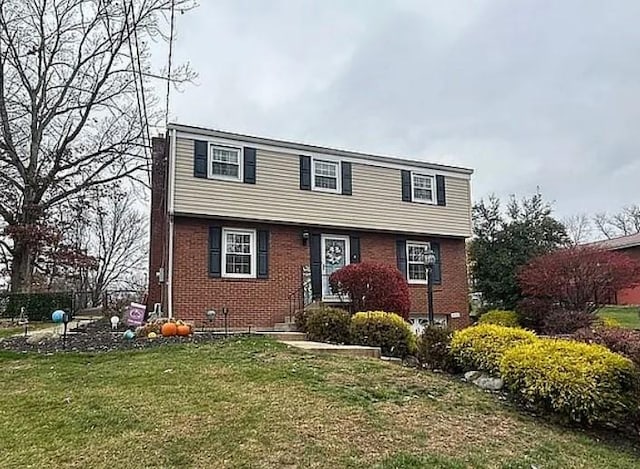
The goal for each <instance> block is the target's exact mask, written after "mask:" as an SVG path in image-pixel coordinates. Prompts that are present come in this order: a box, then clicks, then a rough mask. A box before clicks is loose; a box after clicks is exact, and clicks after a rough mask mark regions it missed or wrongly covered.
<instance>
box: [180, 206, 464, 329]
mask: <svg viewBox="0 0 640 469" xmlns="http://www.w3.org/2000/svg"><path fill="white" fill-rule="evenodd" d="M211 224H217V225H221V226H225V227H238V228H247V229H268V230H269V232H270V240H269V278H268V279H228V278H210V277H209V273H208V227H209V226H210V225H211ZM309 230H310V231H315V232H319V230H313V229H311V228H309ZM302 231H303V227H300V226H285V225H264V224H256V223H249V222H247V223H228V222H222V221H214V220H205V219H198V218H186V217H176V219H175V239H174V261H173V262H174V268H173V312H174V316H175V317H177V318H181V319H186V320H190V321H195V322H196V323H198V324H202V323H203V321H205V312H206V311H207V310H209V309H212V308H213V309H216V310H220V309H221V308H222V307H223V306H226V307H227V308H228V309H229V326H230V327H232V328H240V327H243V328H244V327H248V326H252V327H256V328H270V327H272V326H273V325H274V324H275V323H278V322H282V321H283V320H284V318H285V316H287V315H288V314H289V309H290V300H289V295H290V294H291V293H292V292H293V291H294V290H296V289H297V288H299V286H300V285H301V282H302V267H303V266H305V265H309V263H310V250H309V244H308V243H307V245H306V246H305V245H303V240H302ZM326 232H327V233H331V234H341V232H340V230H326ZM344 234H354V231H353V230H352V231H350V232H348V233H344ZM358 236H360V252H361V260H362V261H374V262H384V263H388V264H390V265H393V266H395V265H396V252H395V250H396V247H395V246H396V244H395V243H396V238H397V237H396V236H395V235H393V234H383V233H371V232H358ZM410 239H411V240H416V241H429V240H432V241H438V242H439V243H440V249H441V262H442V284H441V285H436V286H435V287H434V290H435V291H434V306H435V313H436V314H448V313H451V312H459V313H460V314H461V318H460V319H454V320H452V321H451V324H453V325H454V327H460V326H462V325H465V324H467V323H468V321H469V316H468V303H467V274H466V260H465V244H464V240H462V239H451V238H426V237H411V238H410ZM410 290H411V299H412V309H411V311H412V312H414V313H422V314H424V313H425V311H426V287H425V285H410ZM220 325H221V322H220V320H216V326H220Z"/></svg>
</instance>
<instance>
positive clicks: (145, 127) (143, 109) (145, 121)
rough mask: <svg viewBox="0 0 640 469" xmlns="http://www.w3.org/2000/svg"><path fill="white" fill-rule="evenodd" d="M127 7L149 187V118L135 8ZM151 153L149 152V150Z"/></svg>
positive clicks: (132, 66)
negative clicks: (134, 52) (132, 39)
mask: <svg viewBox="0 0 640 469" xmlns="http://www.w3.org/2000/svg"><path fill="white" fill-rule="evenodd" d="M129 6H130V7H131V8H130V9H131V15H132V16H133V25H129V12H128V11H127V9H126V8H125V25H126V27H127V42H128V44H129V55H130V58H131V69H132V71H133V79H134V86H135V90H136V100H137V103H138V115H139V118H140V126H141V130H142V142H143V148H144V156H145V161H146V166H147V170H146V173H147V180H148V182H149V185H151V171H150V169H151V168H150V167H149V158H147V148H149V149H150V148H151V135H150V133H149V117H148V114H147V103H146V98H145V90H144V81H143V78H142V64H141V61H140V46H139V43H138V32H137V29H136V26H135V7H134V5H133V0H130V2H129ZM132 30H133V36H134V39H135V46H136V47H135V49H136V54H135V55H136V57H135V60H134V54H133V45H132V42H131V36H132ZM136 65H137V70H136ZM138 79H139V80H140V84H139V85H140V87H139V88H138ZM149 151H150V152H151V150H149Z"/></svg>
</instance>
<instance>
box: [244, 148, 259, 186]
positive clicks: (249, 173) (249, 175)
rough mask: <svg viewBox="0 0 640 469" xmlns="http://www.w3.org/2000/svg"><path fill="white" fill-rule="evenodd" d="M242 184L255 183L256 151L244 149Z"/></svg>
mask: <svg viewBox="0 0 640 469" xmlns="http://www.w3.org/2000/svg"><path fill="white" fill-rule="evenodd" d="M243 153H244V168H243V171H242V172H243V173H244V182H245V183H246V184H255V183H256V149H255V148H251V147H244V151H243Z"/></svg>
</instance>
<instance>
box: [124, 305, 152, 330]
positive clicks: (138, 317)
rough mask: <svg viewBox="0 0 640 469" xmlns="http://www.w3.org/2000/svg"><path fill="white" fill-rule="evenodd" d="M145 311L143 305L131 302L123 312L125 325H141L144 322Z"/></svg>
mask: <svg viewBox="0 0 640 469" xmlns="http://www.w3.org/2000/svg"><path fill="white" fill-rule="evenodd" d="M146 311H147V307H146V306H145V305H141V304H139V303H131V304H130V305H129V306H128V307H127V310H126V311H125V313H124V322H125V323H126V324H127V326H141V325H142V323H143V322H144V314H145V312H146Z"/></svg>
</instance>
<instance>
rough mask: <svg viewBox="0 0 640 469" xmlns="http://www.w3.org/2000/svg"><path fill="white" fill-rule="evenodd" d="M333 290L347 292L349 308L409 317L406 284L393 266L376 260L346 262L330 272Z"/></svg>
mask: <svg viewBox="0 0 640 469" xmlns="http://www.w3.org/2000/svg"><path fill="white" fill-rule="evenodd" d="M329 283H330V284H331V288H332V289H333V291H334V292H336V293H339V294H342V295H348V296H349V298H350V299H351V303H352V308H353V309H352V311H386V312H388V313H396V314H398V315H399V316H401V317H402V318H404V319H408V317H409V309H410V308H411V298H410V296H409V285H408V284H407V281H406V280H405V278H404V277H403V276H402V274H401V273H400V271H399V270H398V269H396V268H395V267H393V266H390V265H387V264H380V263H376V262H359V263H357V264H349V265H347V266H345V267H343V268H341V269H340V270H338V271H337V272H334V273H333V274H331V277H330V278H329Z"/></svg>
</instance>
